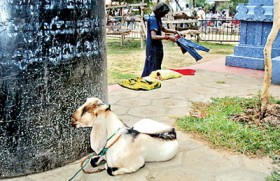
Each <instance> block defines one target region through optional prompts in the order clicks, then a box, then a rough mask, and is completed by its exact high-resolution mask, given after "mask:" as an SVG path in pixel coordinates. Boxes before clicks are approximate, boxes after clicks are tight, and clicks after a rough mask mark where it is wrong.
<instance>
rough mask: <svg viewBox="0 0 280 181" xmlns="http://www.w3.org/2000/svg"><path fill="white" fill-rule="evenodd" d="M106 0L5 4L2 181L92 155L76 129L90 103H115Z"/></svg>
mask: <svg viewBox="0 0 280 181" xmlns="http://www.w3.org/2000/svg"><path fill="white" fill-rule="evenodd" d="M105 43H106V42H105V2H104V1H103V0H75V1H73V0H33V1H27V0H1V1H0V178H4V177H14V176H20V175H25V174H31V173H36V172H42V171H46V170H49V169H53V168H56V167H60V166H63V165H65V164H67V163H69V162H73V161H75V160H77V159H79V158H81V157H83V156H85V155H86V154H87V153H89V152H92V151H91V149H90V144H89V134H90V130H91V129H90V128H84V129H83V128H82V129H74V128H71V127H70V122H71V115H72V113H73V112H74V110H75V109H76V108H77V107H78V106H80V105H81V104H82V103H84V101H85V100H86V98H87V97H91V96H96V97H99V98H101V99H102V100H104V101H107V62H106V61H107V58H106V49H105Z"/></svg>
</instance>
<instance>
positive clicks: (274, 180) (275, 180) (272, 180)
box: [266, 171, 280, 181]
mask: <svg viewBox="0 0 280 181" xmlns="http://www.w3.org/2000/svg"><path fill="white" fill-rule="evenodd" d="M279 180H280V174H279V173H277V172H276V171H275V172H272V174H271V175H270V176H269V177H267V178H266V181H279Z"/></svg>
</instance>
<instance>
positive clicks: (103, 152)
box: [68, 128, 121, 181]
mask: <svg viewBox="0 0 280 181" xmlns="http://www.w3.org/2000/svg"><path fill="white" fill-rule="evenodd" d="M120 129H121V128H119V129H118V130H117V131H116V132H115V133H114V134H113V135H111V136H110V138H108V139H107V142H108V141H109V140H110V139H111V138H112V137H113V136H115V135H116V134H117V132H118V131H119V130H120ZM106 144H107V143H106ZM106 144H105V146H104V148H103V149H102V150H101V152H100V153H99V154H98V155H99V156H104V155H105V154H106V152H107V150H108V148H106ZM94 155H95V154H94V153H92V155H91V156H90V157H89V158H88V160H87V161H86V163H85V164H84V165H83V166H82V167H81V168H80V169H79V170H78V171H77V172H76V173H75V175H73V177H71V178H70V179H69V180H68V181H71V180H73V179H74V178H75V177H76V176H77V175H78V173H79V172H80V171H82V169H83V168H85V166H86V165H87V164H88V162H89V161H90V160H91V158H92V157H93V156H94Z"/></svg>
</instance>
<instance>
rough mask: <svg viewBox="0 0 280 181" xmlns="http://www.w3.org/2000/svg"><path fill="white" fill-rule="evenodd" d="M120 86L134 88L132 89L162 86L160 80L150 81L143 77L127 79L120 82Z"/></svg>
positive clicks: (150, 88) (149, 88)
mask: <svg viewBox="0 0 280 181" xmlns="http://www.w3.org/2000/svg"><path fill="white" fill-rule="evenodd" d="M119 85H120V86H122V87H125V88H128V89H132V90H145V91H148V90H153V89H157V88H160V87H161V83H160V82H159V81H148V80H144V79H142V78H137V79H126V80H123V81H121V82H120V83H119Z"/></svg>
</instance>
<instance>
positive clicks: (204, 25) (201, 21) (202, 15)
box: [197, 6, 207, 34]
mask: <svg viewBox="0 0 280 181" xmlns="http://www.w3.org/2000/svg"><path fill="white" fill-rule="evenodd" d="M197 16H198V18H197V20H198V26H199V27H201V28H202V31H203V32H204V33H205V34H207V31H206V29H207V22H206V21H205V11H204V7H203V6H202V7H199V8H198V11H197Z"/></svg>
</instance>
